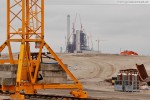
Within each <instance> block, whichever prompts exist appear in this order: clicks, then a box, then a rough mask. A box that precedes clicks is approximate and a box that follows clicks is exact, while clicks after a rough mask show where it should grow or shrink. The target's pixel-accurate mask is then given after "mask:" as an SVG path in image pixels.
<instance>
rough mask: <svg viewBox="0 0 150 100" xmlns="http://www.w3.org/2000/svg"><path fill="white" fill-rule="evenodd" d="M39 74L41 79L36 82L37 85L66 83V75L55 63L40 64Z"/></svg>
mask: <svg viewBox="0 0 150 100" xmlns="http://www.w3.org/2000/svg"><path fill="white" fill-rule="evenodd" d="M65 66H67V65H65ZM39 74H40V75H41V76H42V78H43V79H42V80H39V81H38V83H39V84H53V83H56V84H59V83H67V74H66V72H65V71H64V70H63V69H62V67H61V66H60V65H59V64H57V63H56V64H55V63H54V64H51V63H41V65H40V69H39Z"/></svg>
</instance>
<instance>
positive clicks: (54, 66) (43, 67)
mask: <svg viewBox="0 0 150 100" xmlns="http://www.w3.org/2000/svg"><path fill="white" fill-rule="evenodd" d="M65 66H66V67H67V65H66V64H65ZM39 70H42V71H43V70H63V69H62V68H61V66H60V65H59V64H49V63H41V65H40V69H39Z"/></svg>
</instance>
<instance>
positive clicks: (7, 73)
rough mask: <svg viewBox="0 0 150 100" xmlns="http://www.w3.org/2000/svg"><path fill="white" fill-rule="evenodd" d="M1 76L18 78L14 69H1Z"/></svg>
mask: <svg viewBox="0 0 150 100" xmlns="http://www.w3.org/2000/svg"><path fill="white" fill-rule="evenodd" d="M0 78H16V72H14V71H0Z"/></svg>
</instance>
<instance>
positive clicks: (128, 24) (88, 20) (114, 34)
mask: <svg viewBox="0 0 150 100" xmlns="http://www.w3.org/2000/svg"><path fill="white" fill-rule="evenodd" d="M56 1H58V0H56ZM59 1H60V0H59ZM62 1H63V0H62ZM72 1H75V0H72ZM84 1H85V0H84ZM99 1H101V0H99ZM45 2H46V3H45V4H46V5H45V40H46V41H47V43H48V44H50V46H51V47H52V49H53V50H54V51H60V47H61V46H62V47H63V49H64V48H65V36H66V31H67V30H66V28H67V26H66V23H67V22H66V21H67V15H68V14H70V16H71V22H73V21H74V19H75V15H76V13H78V14H80V16H81V19H82V24H83V27H84V29H85V30H86V32H87V34H92V39H93V43H94V50H97V42H96V41H95V40H97V39H100V40H105V41H102V42H101V43H100V48H101V51H102V52H103V53H119V51H120V48H121V49H122V50H133V51H136V52H138V53H139V54H144V55H150V46H149V45H148V44H149V43H150V39H149V38H150V12H149V10H150V5H144V4H143V5H142V4H141V5H131V4H130V5H119V4H118V5H112V4H111V5H109V4H100V5H94V4H92V5H86V4H85V5H84V4H82V5H80V3H79V4H78V3H77V4H75V5H62V4H59V5H57V3H54V0H45ZM89 2H90V1H89ZM63 3H64V4H65V3H67V0H64V2H63ZM5 15H6V0H0V34H1V36H0V44H2V43H3V42H4V41H5V38H6V36H5V35H6V34H5V32H6V16H5ZM79 23H80V22H79V18H78V19H77V22H76V24H77V25H79ZM77 25H76V27H77V28H78V27H79V26H77ZM71 27H72V26H71ZM71 31H72V30H71ZM14 50H15V51H19V50H17V49H14Z"/></svg>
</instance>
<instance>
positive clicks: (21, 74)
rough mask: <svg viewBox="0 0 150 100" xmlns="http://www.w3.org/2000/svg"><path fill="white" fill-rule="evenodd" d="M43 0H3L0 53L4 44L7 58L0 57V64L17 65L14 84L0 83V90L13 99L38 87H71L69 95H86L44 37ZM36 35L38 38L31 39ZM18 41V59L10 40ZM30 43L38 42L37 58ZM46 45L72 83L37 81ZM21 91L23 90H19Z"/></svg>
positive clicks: (35, 91) (23, 97) (21, 96)
mask: <svg viewBox="0 0 150 100" xmlns="http://www.w3.org/2000/svg"><path fill="white" fill-rule="evenodd" d="M44 33H45V32H44V0H7V34H6V35H7V39H6V41H5V42H4V43H3V44H2V45H1V46H0V52H2V51H3V50H4V48H6V47H8V51H9V59H8V60H4V59H1V60H0V64H5V63H9V64H17V65H18V69H17V75H16V84H15V85H13V86H5V85H2V86H1V87H0V89H1V90H2V91H11V92H14V94H12V95H11V97H12V98H13V99H19V100H23V99H25V94H31V95H33V94H36V93H37V90H38V89H53V88H54V89H74V90H73V91H71V94H72V95H73V96H74V97H76V98H87V93H86V92H84V91H83V87H82V84H81V83H80V82H79V81H78V80H77V79H76V78H75V77H74V75H73V74H72V73H71V72H70V71H69V70H68V69H67V67H66V66H65V65H64V64H63V62H62V61H61V60H60V59H59V58H58V56H57V55H56V54H55V53H54V51H53V50H52V49H51V47H50V46H49V45H48V44H47V43H46V42H45V40H44ZM35 36H38V38H35ZM13 42H17V43H20V52H19V58H18V59H14V57H13V52H12V48H13V47H12V46H11V43H13ZM31 43H38V44H39V52H38V55H37V59H33V58H32V57H31V48H30V44H31ZM44 47H46V48H47V50H48V52H49V53H50V54H51V56H52V57H53V58H54V59H55V60H56V61H57V62H58V64H59V65H60V66H61V67H62V69H63V70H64V71H65V72H66V73H67V74H68V75H69V76H70V77H71V79H72V80H73V81H74V83H73V84H38V83H37V77H38V71H39V66H40V58H41V55H42V48H44ZM21 91H23V93H21Z"/></svg>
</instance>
